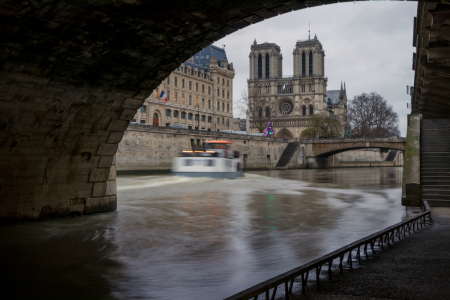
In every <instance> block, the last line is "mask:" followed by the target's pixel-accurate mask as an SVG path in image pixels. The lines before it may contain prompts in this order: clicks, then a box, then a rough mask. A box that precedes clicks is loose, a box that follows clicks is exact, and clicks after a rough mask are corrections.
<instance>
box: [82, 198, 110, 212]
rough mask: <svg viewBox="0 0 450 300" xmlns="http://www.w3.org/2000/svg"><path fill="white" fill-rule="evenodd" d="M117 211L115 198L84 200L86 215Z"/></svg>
mask: <svg viewBox="0 0 450 300" xmlns="http://www.w3.org/2000/svg"><path fill="white" fill-rule="evenodd" d="M116 209H117V199H116V196H107V197H97V198H87V199H86V208H85V213H86V214H93V213H99V212H106V211H113V210H116Z"/></svg>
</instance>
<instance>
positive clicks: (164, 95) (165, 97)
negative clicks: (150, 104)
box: [159, 91, 169, 102]
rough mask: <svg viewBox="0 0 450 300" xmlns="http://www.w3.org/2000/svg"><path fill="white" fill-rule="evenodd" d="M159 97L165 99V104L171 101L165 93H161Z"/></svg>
mask: <svg viewBox="0 0 450 300" xmlns="http://www.w3.org/2000/svg"><path fill="white" fill-rule="evenodd" d="M159 97H160V98H163V99H164V102H167V101H169V99H168V98H167V96H166V93H164V91H161V95H160V96H159Z"/></svg>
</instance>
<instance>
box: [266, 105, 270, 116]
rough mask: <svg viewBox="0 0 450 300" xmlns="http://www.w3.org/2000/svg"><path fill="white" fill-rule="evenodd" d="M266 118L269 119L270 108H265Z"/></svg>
mask: <svg viewBox="0 0 450 300" xmlns="http://www.w3.org/2000/svg"><path fill="white" fill-rule="evenodd" d="M266 117H267V118H269V117H270V108H269V107H266Z"/></svg>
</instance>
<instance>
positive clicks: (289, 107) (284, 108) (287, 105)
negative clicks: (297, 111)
mask: <svg viewBox="0 0 450 300" xmlns="http://www.w3.org/2000/svg"><path fill="white" fill-rule="evenodd" d="M278 109H279V110H280V113H281V114H282V115H288V114H290V113H291V112H292V111H293V110H294V105H293V104H292V102H291V101H289V100H283V102H281V103H280V107H279V108H278Z"/></svg>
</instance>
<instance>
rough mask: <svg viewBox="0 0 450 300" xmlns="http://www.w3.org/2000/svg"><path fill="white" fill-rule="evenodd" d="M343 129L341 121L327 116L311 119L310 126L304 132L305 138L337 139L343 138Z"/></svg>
mask: <svg viewBox="0 0 450 300" xmlns="http://www.w3.org/2000/svg"><path fill="white" fill-rule="evenodd" d="M342 133H343V127H342V125H341V123H340V122H339V120H338V119H337V118H335V117H332V116H327V115H326V114H316V115H312V116H311V117H309V120H308V126H307V128H306V129H305V130H303V131H302V134H301V136H302V137H304V138H336V137H340V136H342Z"/></svg>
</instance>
